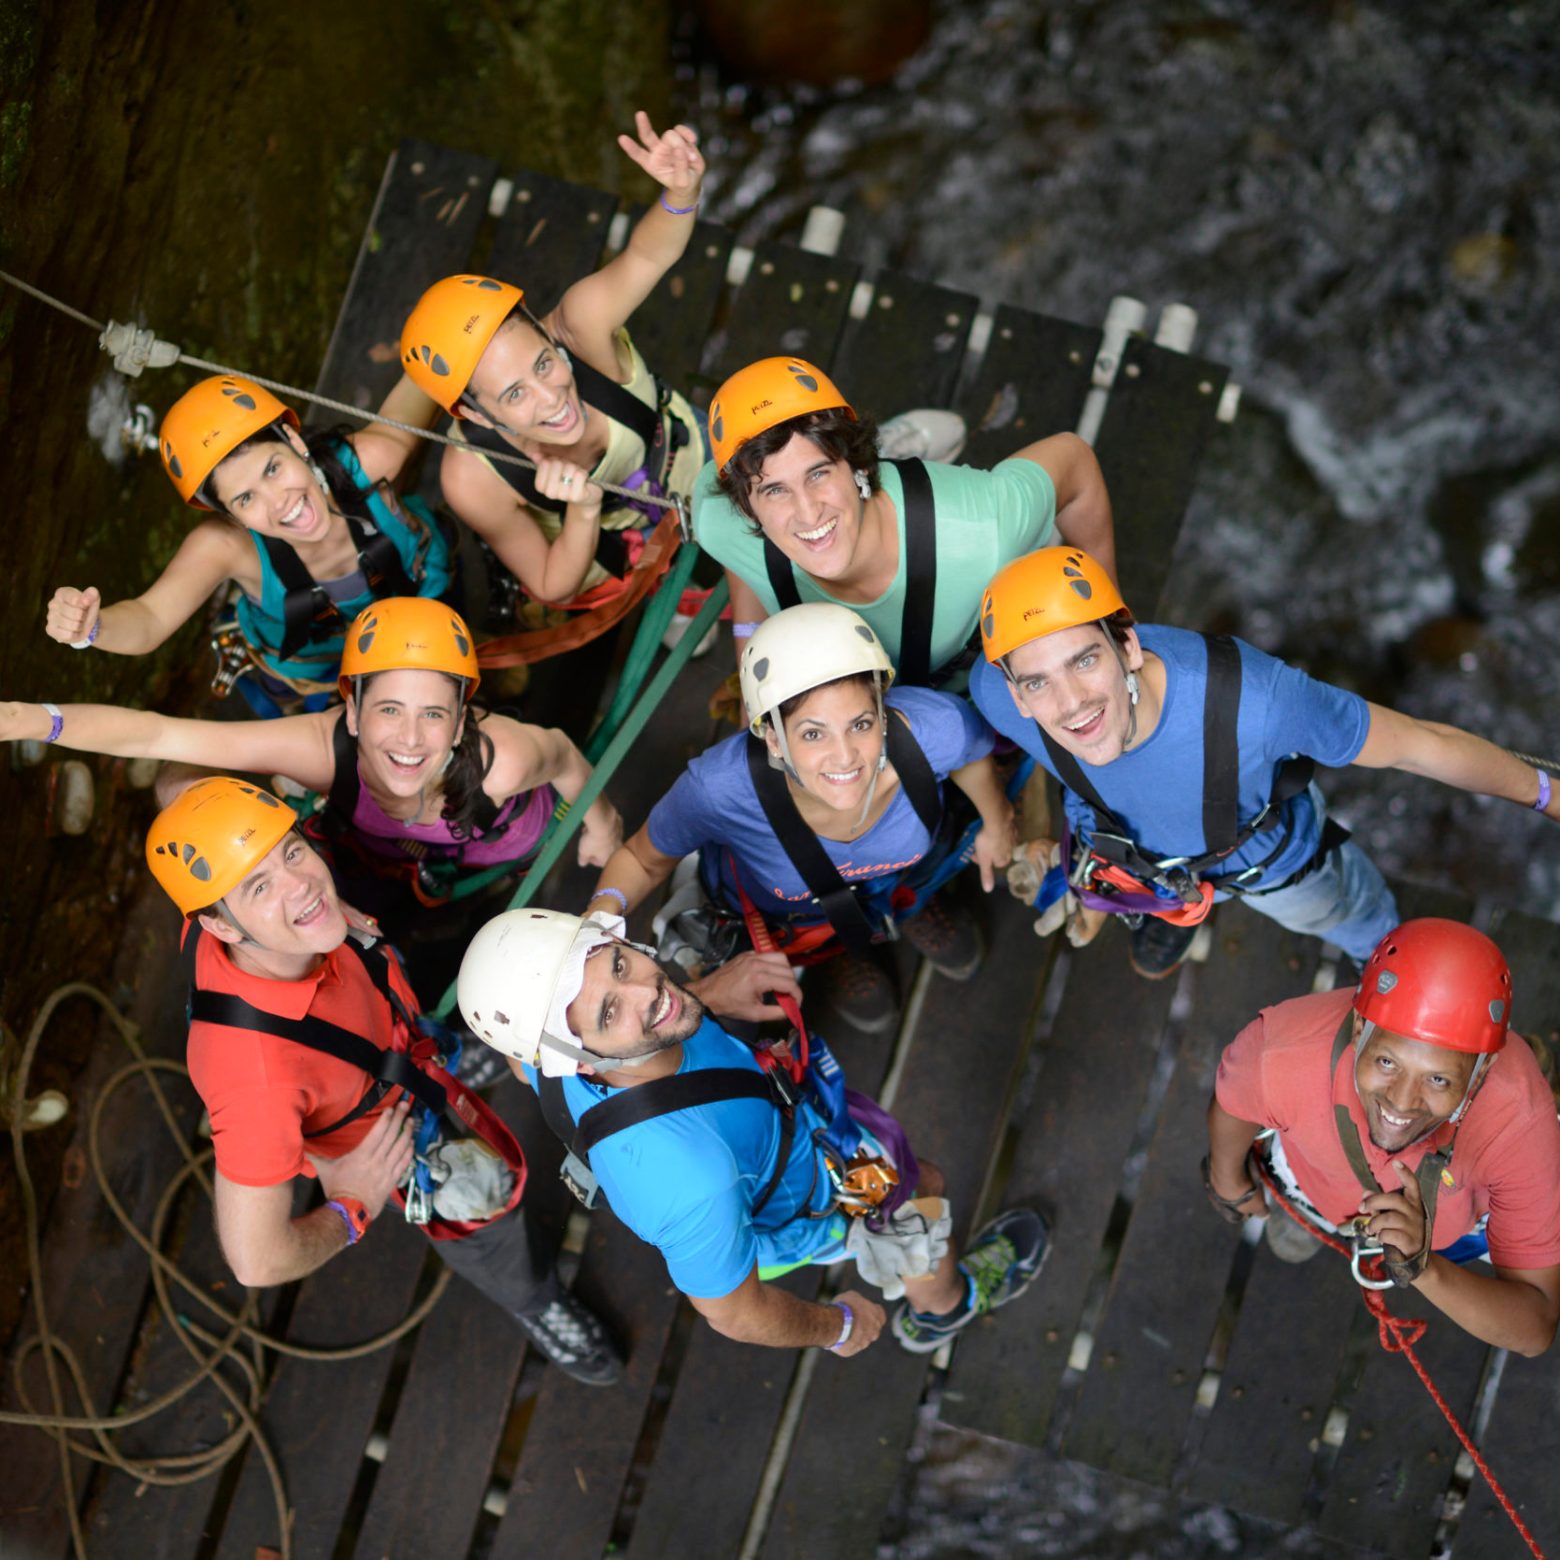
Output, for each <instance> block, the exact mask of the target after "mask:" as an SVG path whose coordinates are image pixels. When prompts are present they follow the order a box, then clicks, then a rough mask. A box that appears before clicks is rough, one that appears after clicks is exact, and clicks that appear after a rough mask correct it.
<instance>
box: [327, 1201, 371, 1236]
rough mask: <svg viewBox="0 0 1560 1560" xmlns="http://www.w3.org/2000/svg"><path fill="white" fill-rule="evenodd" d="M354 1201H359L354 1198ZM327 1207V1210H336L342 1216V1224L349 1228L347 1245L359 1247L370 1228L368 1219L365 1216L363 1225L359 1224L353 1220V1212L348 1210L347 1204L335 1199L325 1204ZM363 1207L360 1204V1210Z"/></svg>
mask: <svg viewBox="0 0 1560 1560" xmlns="http://www.w3.org/2000/svg"><path fill="white" fill-rule="evenodd" d="M353 1201H354V1202H356V1201H357V1199H356V1198H354V1199H353ZM325 1206H326V1207H327V1208H334V1209H335V1210H336V1212H337V1213H339V1214H340V1215H341V1222H342V1223H343V1224H345V1225H346V1227H347V1244H348V1245H349V1246H355V1245H357V1243H358V1242H359V1241H360V1240H362V1238H363V1232H364V1230H365V1229H367V1227H368V1220H367V1217H366V1216H365V1217H364V1221H363V1223H362V1224H359V1223H358V1221H357V1220H356V1219H355V1218H353V1216H352V1210H351V1209H350V1208H348V1207H347V1205H346V1204H345V1203H342V1202H337V1201H336V1199H335V1198H334V1197H332V1198H331V1200H330V1201H329V1202H328V1203H326V1204H325ZM362 1206H363V1205H362V1203H358V1207H359V1208H361V1207H362Z"/></svg>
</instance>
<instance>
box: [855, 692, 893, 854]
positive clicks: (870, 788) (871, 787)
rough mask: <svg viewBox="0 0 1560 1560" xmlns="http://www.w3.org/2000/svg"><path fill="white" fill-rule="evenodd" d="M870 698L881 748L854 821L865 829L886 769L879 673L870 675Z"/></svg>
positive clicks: (885, 729)
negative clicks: (874, 708) (879, 783)
mask: <svg viewBox="0 0 1560 1560" xmlns="http://www.w3.org/2000/svg"><path fill="white" fill-rule="evenodd" d="M872 697H873V699H874V700H875V701H876V703H877V723H878V734H879V736H880V738H881V740H882V746H881V747H879V748H878V761H877V764H876V765H875V766H874V767H873V770H872V779H871V780H870V781H869V782H868V783H867V794H866V798H865V800H864V801H863V802H862V804H861V815H860V816H859V817H858V818H857V819H856V823H855V828H856V829H861V828H863V827H865V825H866V821H867V814H868V813H870V812H871V811H872V803H873V801H874V800H875V799H876V797H877V788H878V780H879V779H880V778H881V776H882V774H883V771H884V770H885V769H887V768H888V715H887V712H886V711H885V710H884V708H883V675H882V673H881V672H873V674H872Z"/></svg>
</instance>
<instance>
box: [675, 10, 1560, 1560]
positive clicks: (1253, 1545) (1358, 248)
mask: <svg viewBox="0 0 1560 1560" xmlns="http://www.w3.org/2000/svg"><path fill="white" fill-rule="evenodd" d="M759 9H760V10H762V9H763V8H762V6H760V7H759ZM829 14H832V13H825V12H824V11H822V9H821V8H820V10H819V12H818V13H817V16H818V20H817V21H809V22H805V23H804V22H803V21H802V20H801V19H800V16H798V19H797V22H796V25H798V26H804V25H828V21H827V17H828V15H829ZM1557 23H1560V7H1557V6H1555V5H1553V4H1544V5H1538V4H1535V5H1516V6H1502V7H1493V6H1486V5H1479V4H1455V3H1447V0H1442V3H1439V4H1422V5H1417V6H1413V7H1409V6H1406V5H1389V4H1380V3H1377V4H1364V3H1361V4H1353V5H1350V4H1344V3H1339V4H1334V5H1319V4H1301V5H1273V4H1263V3H1260V0H1223V3H1217V0H1208V3H1201V4H1198V3H1174V4H1165V3H1159V4H1155V3H1152V0H1109V3H1093V4H1091V3H1086V0H1062V3H1057V4H1050V5H1044V6H1042V5H1039V4H1034V3H1024V0H970V3H965V4H957V5H946V6H942V7H939V8H937V9H936V10H935V13H934V19H933V26H932V31H931V34H930V37H929V39H928V41H927V42H926V44H925V46H924V47H923V48H921V49H920V51H919V52H918V53H917V54H915V55H914V56H913V57H912V58H911V59H910V60H908V61H907V62H906V63H904V64H903V65H902V66H901V67H900V68H899V70H898V71H897V73H896V74H895V75H894V76H893V78H892V80H890V81H888V82H886V83H884V84H881V85H876V86H861V85H857V84H853V83H850V82H845V83H843V84H839V85H836V86H835V87H833V88H829V89H817V88H803V89H798V88H796V87H794V86H791V87H787V88H784V89H781V88H774V87H754V86H745V85H740V84H735V83H733V82H732V80H731V79H730V76H729V73H727V74H723V73H722V72H721V70H720V69H719V68H718V67H717V66H716V65H715V64H713V63H711V62H709V61H707V60H701V59H699V58H698V57H697V55H696V54H695V57H693V58H692V59H691V60H690V61H689V63H688V65H687V66H686V68H685V72H684V80H683V87H684V92H685V94H686V101H687V111H688V112H689V113H690V114H692V115H695V116H696V122H697V123H698V124H700V125H701V126H702V127H703V129H704V132H705V135H706V150H707V151H708V153H709V156H710V162H711V178H710V180H709V184H708V188H709V191H710V196H709V199H708V202H707V208H706V209H707V210H708V211H709V213H710V214H711V215H714V216H716V217H718V218H720V219H722V220H724V221H727V222H728V223H730V224H731V225H733V226H734V227H736V228H737V229H738V230H739V231H740V233H741V234H742V236H743V238H744V239H745V240H746V241H748V242H752V241H754V240H756V239H758V238H761V237H765V236H768V235H771V234H775V233H795V232H796V231H797V230H798V229H799V227H800V225H801V221H802V219H803V217H804V215H805V212H806V210H807V208H808V207H809V206H811V205H813V204H815V203H820V202H821V203H825V204H828V205H832V206H836V207H838V208H840V209H841V210H843V211H844V212H845V213H846V214H847V217H848V225H847V229H846V237H845V241H844V245H843V247H844V249H845V250H846V251H847V252H848V253H850V254H851V255H852V256H854V257H857V258H860V259H862V260H864V261H865V262H867V263H868V264H870V265H891V266H894V267H897V268H899V269H903V270H907V271H913V272H917V273H919V274H922V275H928V276H932V277H935V278H937V279H939V280H942V281H945V282H947V283H949V284H951V285H953V286H957V287H961V288H964V289H967V290H969V291H973V292H978V293H979V294H981V296H982V298H983V300H984V302H985V304H986V305H987V306H988V307H989V306H991V305H992V304H994V303H995V302H997V301H999V300H1006V301H1009V302H1013V303H1018V304H1023V305H1026V306H1028V307H1030V308H1034V309H1038V310H1043V311H1045V312H1048V313H1053V314H1059V315H1063V316H1066V317H1069V318H1072V319H1077V320H1082V321H1087V322H1097V321H1099V320H1102V319H1103V317H1104V313H1105V309H1106V307H1107V305H1108V303H1109V301H1110V299H1111V297H1112V296H1113V295H1114V294H1116V293H1129V294H1132V295H1134V296H1136V297H1138V298H1141V299H1143V300H1144V301H1145V302H1147V303H1148V304H1149V305H1150V306H1151V308H1155V309H1157V308H1159V307H1162V306H1163V305H1164V304H1167V303H1170V302H1182V303H1186V304H1189V305H1191V306H1192V307H1193V308H1195V309H1196V310H1197V311H1198V313H1199V315H1200V317H1201V334H1200V337H1199V340H1198V342H1197V350H1198V351H1199V352H1201V353H1204V354H1206V355H1208V356H1210V357H1214V358H1217V359H1220V360H1222V361H1224V362H1226V363H1228V364H1229V365H1230V366H1231V368H1232V370H1233V375H1234V378H1235V379H1236V380H1237V381H1238V382H1239V383H1240V384H1241V385H1242V386H1243V387H1244V392H1245V395H1244V402H1243V405H1242V408H1241V412H1240V415H1239V417H1238V419H1237V421H1236V422H1235V424H1234V425H1233V427H1231V428H1229V429H1228V430H1224V431H1222V432H1221V433H1220V434H1219V435H1218V436H1217V437H1216V438H1215V439H1214V440H1213V441H1212V442H1211V445H1210V449H1209V453H1208V455H1207V458H1206V460H1205V462H1204V465H1203V468H1202V473H1201V478H1200V481H1199V485H1198V490H1197V495H1196V497H1195V499H1194V501H1193V504H1192V508H1191V512H1190V514H1189V517H1188V520H1187V524H1186V528H1185V532H1184V535H1183V540H1182V545H1181V550H1180V552H1179V553H1178V555H1177V563H1176V568H1175V571H1174V574H1173V577H1172V580H1171V584H1170V590H1169V603H1170V606H1169V611H1168V615H1169V616H1170V617H1171V618H1172V620H1175V621H1180V622H1184V623H1189V624H1193V625H1195V626H1207V627H1218V628H1223V629H1228V630H1232V631H1234V632H1236V633H1239V634H1241V635H1243V636H1244V637H1246V638H1248V639H1250V640H1251V641H1253V642H1254V643H1256V644H1258V645H1260V646H1262V647H1263V648H1265V649H1268V650H1271V651H1273V652H1275V653H1277V654H1279V655H1282V656H1284V657H1286V658H1288V659H1291V660H1295V661H1297V662H1300V663H1301V664H1303V665H1305V666H1306V667H1307V668H1308V669H1309V670H1311V671H1313V672H1314V673H1315V674H1317V675H1319V676H1322V677H1325V678H1327V679H1329V680H1331V681H1334V682H1339V683H1343V684H1345V685H1347V686H1350V687H1353V688H1356V689H1358V690H1359V691H1360V692H1362V693H1364V694H1365V695H1366V696H1367V697H1370V698H1374V699H1376V700H1378V701H1380V702H1383V703H1388V704H1391V705H1394V706H1396V707H1398V708H1401V709H1404V710H1406V711H1409V712H1410V713H1413V714H1415V715H1418V716H1422V717H1426V718H1431V719H1437V720H1443V721H1448V722H1451V723H1454V724H1457V725H1462V726H1466V727H1468V728H1470V729H1473V730H1477V731H1480V732H1482V733H1485V734H1487V735H1490V736H1491V737H1494V738H1496V739H1497V740H1499V741H1501V742H1503V743H1505V744H1507V745H1509V746H1512V747H1516V748H1519V749H1523V750H1525V751H1528V752H1533V753H1539V754H1544V755H1553V756H1556V757H1557V758H1560V720H1557V719H1556V714H1555V711H1556V708H1557V697H1560V439H1557V433H1560V395H1557V394H1556V392H1557V390H1560V374H1557V369H1556V360H1557V352H1560V327H1557V325H1556V318H1557V314H1560V284H1557V277H1556V268H1555V263H1554V258H1553V256H1554V253H1555V250H1556V247H1557V245H1560V197H1557V190H1560V181H1557V179H1556V173H1557V163H1560V151H1557V148H1560V101H1557V97H1556V93H1555V86H1554V84H1555V83H1556V82H1557V81H1560V58H1557V54H1560V50H1557V46H1556V38H1557V37H1560V27H1557ZM846 388H847V391H848V388H849V387H848V386H847V387H846ZM1326 787H1327V790H1328V792H1329V794H1330V796H1331V797H1332V799H1333V801H1334V803H1335V806H1336V807H1337V809H1338V810H1339V811H1340V812H1341V813H1342V814H1343V816H1344V817H1345V818H1346V819H1347V820H1348V821H1349V822H1351V823H1352V824H1353V826H1354V829H1355V832H1356V836H1357V837H1358V838H1359V839H1361V840H1362V841H1363V842H1365V843H1366V844H1367V846H1368V848H1369V849H1370V850H1371V851H1372V852H1373V854H1374V855H1375V856H1376V857H1377V859H1378V860H1379V861H1380V862H1381V863H1382V864H1383V865H1384V866H1385V867H1386V868H1387V869H1388V870H1389V871H1391V872H1394V873H1398V874H1401V875H1404V876H1407V877H1411V878H1415V879H1418V880H1421V881H1426V882H1431V883H1438V884H1442V885H1446V886H1451V887H1458V888H1461V889H1462V890H1464V891H1465V892H1468V893H1477V894H1481V895H1487V896H1489V897H1491V898H1493V899H1494V900H1496V901H1500V902H1504V903H1507V904H1512V905H1519V906H1522V907H1524V908H1526V909H1528V910H1531V911H1535V912H1537V913H1539V914H1546V915H1549V916H1557V915H1560V848H1557V847H1560V835H1557V834H1556V833H1554V832H1553V825H1548V824H1545V823H1543V822H1542V821H1540V820H1538V819H1536V818H1531V817H1528V816H1526V815H1524V814H1523V813H1521V812H1519V811H1517V810H1516V809H1514V808H1512V807H1511V806H1510V805H1509V804H1502V803H1496V802H1491V801H1487V800H1483V799H1479V798H1474V797H1470V796H1466V795H1463V794H1461V793H1457V792H1453V791H1450V790H1448V789H1446V788H1445V787H1442V786H1438V785H1435V784H1433V783H1431V782H1429V781H1423V780H1414V779H1411V778H1409V777H1406V776H1402V775H1398V774H1396V773H1388V774H1379V773H1376V774H1372V773H1368V772H1365V771H1361V770H1353V771H1347V772H1344V773H1342V774H1337V775H1333V776H1330V777H1329V778H1328V779H1327V781H1326ZM917 1455H918V1456H919V1457H920V1458H921V1459H923V1460H922V1461H921V1462H920V1465H919V1467H918V1469H917V1471H916V1473H915V1475H914V1478H913V1480H912V1483H911V1490H910V1496H909V1500H908V1505H907V1507H906V1509H905V1511H904V1513H903V1517H904V1521H903V1532H904V1537H903V1539H902V1541H901V1542H900V1543H899V1544H898V1545H896V1546H894V1553H896V1554H897V1555H900V1556H905V1557H917V1560H920V1557H932V1556H939V1557H948V1556H960V1557H964V1556H969V1557H974V1556H992V1557H997V1556H1004V1557H1005V1556H1009V1555H1052V1556H1083V1555H1091V1556H1094V1555H1098V1556H1116V1557H1127V1556H1149V1555H1153V1556H1174V1557H1192V1556H1212V1555H1230V1554H1244V1555H1255V1554H1262V1555H1281V1554H1282V1555H1299V1554H1308V1553H1316V1552H1318V1550H1317V1548H1316V1545H1315V1543H1314V1541H1313V1540H1312V1539H1311V1538H1310V1537H1309V1536H1308V1535H1306V1534H1304V1533H1297V1534H1289V1535H1284V1534H1282V1533H1280V1532H1278V1531H1277V1530H1273V1529H1269V1528H1266V1527H1264V1526H1262V1525H1260V1524H1254V1523H1251V1522H1249V1521H1247V1520H1246V1519H1243V1518H1239V1517H1237V1516H1236V1515H1234V1514H1233V1513H1230V1512H1227V1511H1222V1510H1220V1509H1218V1508H1197V1509H1191V1508H1183V1507H1181V1506H1180V1505H1179V1504H1178V1503H1177V1502H1175V1501H1174V1500H1172V1499H1171V1498H1169V1497H1165V1496H1162V1495H1159V1494H1157V1493H1155V1492H1151V1491H1146V1490H1144V1491H1140V1490H1130V1489H1129V1490H1123V1489H1121V1488H1120V1487H1119V1486H1118V1485H1116V1484H1114V1483H1107V1481H1104V1480H1102V1479H1100V1478H1099V1477H1098V1476H1097V1475H1095V1474H1093V1473H1092V1472H1090V1471H1089V1470H1087V1469H1083V1468H1080V1467H1077V1466H1075V1465H1071V1464H1067V1463H1063V1462H1058V1461H1057V1460H1055V1459H1054V1458H1052V1457H1049V1456H1047V1455H1045V1454H1044V1453H1040V1452H1033V1451H1028V1450H1025V1449H1022V1448H1014V1447H1004V1446H1000V1445H997V1444H994V1443H989V1442H985V1441H983V1440H982V1439H981V1438H979V1437H976V1436H970V1435H964V1434H958V1433H955V1432H951V1431H948V1430H946V1429H941V1428H939V1429H936V1430H933V1431H931V1432H930V1433H928V1434H927V1435H925V1436H923V1438H922V1440H921V1443H920V1446H919V1448H918V1453H917Z"/></svg>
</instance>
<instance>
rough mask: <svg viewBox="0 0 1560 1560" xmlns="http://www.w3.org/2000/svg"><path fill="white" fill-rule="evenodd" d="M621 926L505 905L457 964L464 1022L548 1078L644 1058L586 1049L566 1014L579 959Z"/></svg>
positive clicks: (578, 981) (575, 990)
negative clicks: (603, 1055)
mask: <svg viewBox="0 0 1560 1560" xmlns="http://www.w3.org/2000/svg"><path fill="white" fill-rule="evenodd" d="M623 930H624V925H623V922H622V920H621V919H620V918H619V917H618V916H613V915H593V916H591V917H589V918H588V919H581V917H579V916H577V915H567V914H565V913H564V912H563V911H561V910H505V911H504V912H503V914H502V915H496V916H494V917H493V919H492V920H491V921H489V922H488V923H487V925H486V926H484V927H483V928H482V929H481V930H480V931H479V932H478V933H477V935H476V936H475V937H473V938H472V939H471V946H470V947H469V948H467V949H466V956H465V958H463V959H462V960H461V964H460V975H459V977H458V978H457V981H456V995H457V997H458V998H459V1001H460V1011H461V1014H462V1016H463V1017H464V1018H465V1020H466V1025H467V1027H468V1028H469V1029H470V1030H471V1032H472V1033H473V1034H474V1035H476V1036H477V1038H478V1039H479V1040H483V1041H486V1043H487V1044H488V1045H490V1046H492V1047H493V1049H494V1050H495V1051H501V1052H502V1053H503V1054H504V1055H505V1056H512V1057H514V1058H515V1059H516V1060H517V1061H521V1062H525V1063H527V1064H528V1065H529V1066H532V1067H536V1068H538V1069H540V1071H541V1072H542V1074H543V1075H544V1076H545V1077H548V1078H566V1077H568V1076H569V1075H570V1074H571V1073H576V1072H578V1071H579V1070H580V1064H581V1063H584V1064H585V1065H587V1066H590V1067H595V1066H598V1065H602V1064H605V1065H606V1066H608V1067H614V1068H617V1067H632V1066H635V1065H637V1064H638V1063H639V1062H641V1061H643V1060H644V1058H643V1057H612V1058H607V1057H601V1056H597V1055H596V1054H595V1053H594V1052H593V1051H587V1050H586V1049H585V1047H584V1046H583V1045H582V1044H581V1043H580V1038H579V1036H578V1035H577V1034H575V1032H574V1030H573V1029H572V1028H571V1027H570V1024H569V1017H568V1010H569V1004H570V1003H571V1002H572V1001H573V1000H574V999H575V998H576V997H577V996H578V995H579V994H580V987H581V986H582V985H583V984H584V982H585V961H586V960H587V959H588V958H589V957H590V956H591V954H593V953H594V952H595V951H596V950H597V949H598V948H601V947H604V946H605V945H606V944H607V943H610V942H614V941H616V940H618V938H619V937H621V935H622V933H623ZM634 946H636V947H637V946H638V945H637V944H635V945H634Z"/></svg>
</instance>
